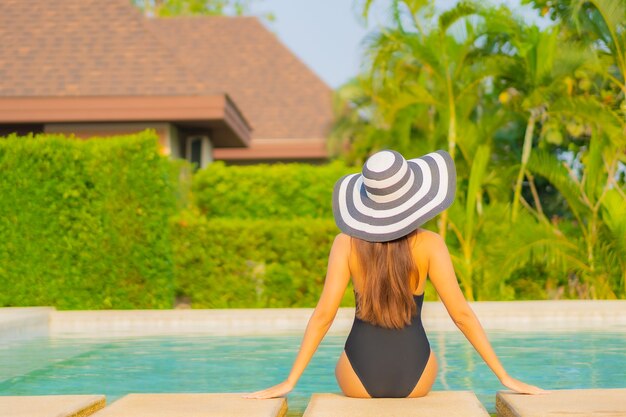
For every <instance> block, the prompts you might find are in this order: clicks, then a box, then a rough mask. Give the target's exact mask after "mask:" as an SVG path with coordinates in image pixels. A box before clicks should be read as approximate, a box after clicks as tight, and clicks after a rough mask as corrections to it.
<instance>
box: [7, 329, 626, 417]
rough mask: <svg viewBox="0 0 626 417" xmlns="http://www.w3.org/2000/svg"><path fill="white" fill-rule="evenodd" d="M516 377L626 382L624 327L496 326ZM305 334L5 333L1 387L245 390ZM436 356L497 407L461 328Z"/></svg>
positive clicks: (298, 393) (274, 371)
mask: <svg viewBox="0 0 626 417" xmlns="http://www.w3.org/2000/svg"><path fill="white" fill-rule="evenodd" d="M488 335H489V339H490V340H491V342H492V344H493V346H494V348H495V350H496V353H497V354H498V356H499V357H500V359H501V361H502V362H503V364H504V366H505V368H506V369H507V370H508V371H509V373H510V374H511V375H513V376H514V377H516V378H519V379H522V380H524V381H526V382H529V383H532V384H536V385H539V386H541V387H543V388H547V389H564V388H617V387H625V386H626V378H625V377H624V376H625V375H626V332H625V333H594V332H585V333H575V332H567V333H565V332H564V333H547V332H545V333H544V332H537V333H533V334H528V333H498V332H489V334H488ZM300 338H301V336H300V335H298V336H272V337H232V336H228V337H208V336H168V337H119V338H109V339H85V338H50V339H47V338H46V339H34V340H30V341H22V342H4V343H2V341H1V340H0V395H43V394H105V395H106V396H107V403H108V404H110V403H111V402H113V401H115V400H116V399H118V398H120V397H121V396H123V395H124V394H126V393H129V392H247V391H254V390H257V389H261V388H265V387H266V386H269V385H272V384H275V383H278V382H279V381H281V380H282V378H284V377H285V376H286V375H287V374H288V372H289V369H290V367H291V363H292V361H293V359H294V357H295V355H296V353H297V349H298V346H299V343H300ZM429 339H430V342H431V346H432V347H433V349H434V350H435V353H436V355H437V359H438V360H439V375H438V378H437V382H436V383H435V387H434V389H436V390H472V391H474V392H475V393H476V394H477V395H478V397H479V399H480V400H481V401H482V402H483V404H484V405H485V406H486V407H487V410H488V411H490V412H495V406H494V398H495V393H496V391H497V390H500V389H503V387H502V386H501V385H500V384H499V382H498V380H497V379H496V378H495V376H493V374H492V373H491V371H490V370H489V368H488V367H487V366H486V365H485V363H484V362H483V361H482V359H481V358H480V357H479V356H478V354H477V353H476V352H475V351H474V349H473V347H472V346H471V345H470V344H469V342H467V340H466V339H465V338H464V337H463V335H462V334H461V333H459V332H455V333H448V332H440V333H436V332H431V333H430V334H429ZM344 340H345V337H338V336H327V337H326V338H325V340H324V341H323V343H322V345H321V346H320V348H319V350H318V352H317V353H316V355H315V357H314V358H313V361H312V362H311V364H310V365H309V367H308V368H307V370H306V372H305V374H304V375H303V377H302V379H301V380H300V382H299V384H298V386H297V388H296V389H295V391H294V392H292V393H291V394H290V395H289V397H288V403H289V408H290V415H298V413H302V411H303V410H304V408H305V407H306V404H307V401H308V399H309V397H310V395H311V393H313V392H339V387H338V386H337V383H336V381H335V377H334V366H335V362H336V360H337V358H338V357H339V354H340V353H341V350H342V348H343V343H344Z"/></svg>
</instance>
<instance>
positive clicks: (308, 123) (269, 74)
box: [150, 16, 332, 139]
mask: <svg viewBox="0 0 626 417" xmlns="http://www.w3.org/2000/svg"><path fill="white" fill-rule="evenodd" d="M150 24H151V27H152V29H153V30H154V32H155V33H158V34H160V35H161V37H162V39H163V41H165V42H168V43H169V44H170V45H171V47H172V48H175V49H176V50H177V51H178V53H179V56H180V57H181V59H182V60H183V61H184V62H185V63H187V64H188V67H190V68H193V69H194V71H195V72H196V74H197V75H198V78H199V79H200V80H201V81H202V82H203V83H205V84H206V85H207V87H208V88H210V89H213V90H215V91H218V90H219V91H226V92H228V95H229V96H230V97H232V98H233V100H234V101H235V103H237V106H238V108H240V109H241V110H242V112H243V114H244V115H245V116H246V117H247V118H248V120H250V121H251V124H252V127H253V131H252V137H253V138H287V139H293V138H325V137H326V136H327V134H328V128H329V127H330V123H331V121H332V113H331V111H332V107H331V97H332V91H331V89H330V88H329V87H328V85H326V84H325V83H324V82H323V81H322V80H321V79H320V78H319V77H318V76H317V75H316V74H314V73H313V72H312V71H311V70H310V69H309V68H308V67H307V66H306V65H305V64H304V63H303V62H302V61H300V60H299V59H298V58H297V57H296V56H295V55H293V54H292V53H291V52H290V51H289V49H288V48H287V47H286V46H285V45H283V44H282V42H281V41H280V40H279V39H278V38H277V37H276V36H275V35H274V34H273V33H271V32H270V31H269V30H267V29H266V28H265V27H264V26H263V25H262V24H261V23H260V22H259V20H258V19H257V18H255V17H237V18H232V17H209V16H205V17H176V18H163V19H152V20H151V21H150Z"/></svg>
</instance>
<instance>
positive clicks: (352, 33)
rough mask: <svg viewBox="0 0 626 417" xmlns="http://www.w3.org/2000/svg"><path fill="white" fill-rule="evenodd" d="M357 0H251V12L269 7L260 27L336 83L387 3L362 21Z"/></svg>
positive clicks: (355, 62)
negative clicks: (268, 19) (270, 18)
mask: <svg viewBox="0 0 626 417" xmlns="http://www.w3.org/2000/svg"><path fill="white" fill-rule="evenodd" d="M491 3H495V4H503V3H504V4H507V5H508V6H509V7H510V8H511V9H513V10H516V11H518V12H519V13H520V15H522V16H525V17H527V18H529V19H533V18H532V17H531V16H534V14H535V13H534V12H533V11H532V10H531V9H530V8H529V7H521V6H520V5H519V1H518V0H493V1H492V2H491ZM359 4H361V1H359V0H256V2H255V3H252V5H253V6H252V10H251V11H252V13H253V14H256V15H262V14H264V12H271V13H272V14H273V15H274V17H275V20H274V21H273V22H265V24H266V26H267V27H268V28H269V29H270V30H271V31H272V32H274V33H275V34H276V35H277V36H278V37H279V38H280V40H281V41H282V42H283V43H284V44H285V45H287V46H288V47H289V49H291V51H292V52H293V53H295V54H296V56H298V57H299V58H300V59H301V60H302V61H304V62H305V63H306V64H307V65H308V66H309V67H310V68H311V69H312V70H313V71H314V72H315V73H316V74H317V75H318V76H320V78H322V80H324V81H326V83H327V84H328V85H330V86H331V87H332V88H337V87H339V86H340V85H342V84H343V83H345V82H346V81H348V80H349V79H350V78H352V77H353V76H355V75H356V74H358V73H359V67H360V63H361V62H362V55H361V54H362V53H363V50H364V48H363V47H362V45H363V41H364V39H365V38H366V36H367V34H368V33H369V32H370V31H372V30H373V29H375V28H376V27H377V25H381V24H383V23H384V21H385V16H386V15H387V8H386V7H385V6H386V4H388V3H386V2H385V1H380V2H379V3H378V4H379V6H380V7H377V8H375V13H374V15H373V17H372V18H370V22H369V25H368V26H366V25H365V23H364V22H363V21H362V19H360V18H359V9H358V5H359ZM375 4H377V3H375ZM452 4H454V1H453V0H437V1H436V6H437V7H438V8H441V9H444V10H445V9H447V8H449V7H451V5H452Z"/></svg>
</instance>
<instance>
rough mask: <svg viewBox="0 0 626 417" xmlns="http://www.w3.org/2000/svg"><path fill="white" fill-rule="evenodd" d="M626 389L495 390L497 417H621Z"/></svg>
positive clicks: (623, 411) (624, 404)
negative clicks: (545, 391) (527, 391)
mask: <svg viewBox="0 0 626 417" xmlns="http://www.w3.org/2000/svg"><path fill="white" fill-rule="evenodd" d="M625 399H626V388H602V389H565V390H551V391H550V392H549V393H548V394H540V395H524V394H517V393H514V392H511V391H498V393H497V394H496V412H497V415H498V417H572V416H585V417H618V416H621V417H624V416H626V400H625Z"/></svg>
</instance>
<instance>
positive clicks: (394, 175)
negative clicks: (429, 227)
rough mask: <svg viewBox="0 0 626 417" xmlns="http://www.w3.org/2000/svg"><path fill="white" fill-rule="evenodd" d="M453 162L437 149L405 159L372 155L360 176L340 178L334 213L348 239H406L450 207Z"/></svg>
mask: <svg viewBox="0 0 626 417" xmlns="http://www.w3.org/2000/svg"><path fill="white" fill-rule="evenodd" d="M455 190H456V169H455V167H454V160H453V159H452V157H451V156H450V154H449V153H448V152H446V151H442V150H438V151H435V152H431V153H429V154H426V155H424V156H421V157H419V158H415V159H409V160H406V159H405V158H404V157H403V156H402V155H400V154H399V153H398V152H396V151H392V150H383V151H380V152H377V153H375V154H373V155H372V156H370V157H369V158H368V159H367V161H366V162H365V164H364V165H363V170H362V172H361V173H360V174H359V173H357V174H349V175H345V176H343V177H341V178H340V179H339V180H338V181H337V182H336V183H335V187H334V190H333V215H334V216H335V222H336V223H337V226H338V227H339V229H340V230H341V231H342V232H344V233H345V234H347V235H350V236H354V237H357V238H360V239H363V240H367V241H370V242H387V241H390V240H394V239H399V238H401V237H403V236H406V235H408V234H409V233H411V232H412V231H414V230H415V229H417V228H418V227H419V226H420V225H422V224H424V223H426V222H427V221H428V220H430V219H432V218H433V217H435V216H436V215H437V214H439V213H441V212H442V211H444V210H445V209H446V208H448V207H449V206H450V204H452V201H453V200H454V194H455Z"/></svg>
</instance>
